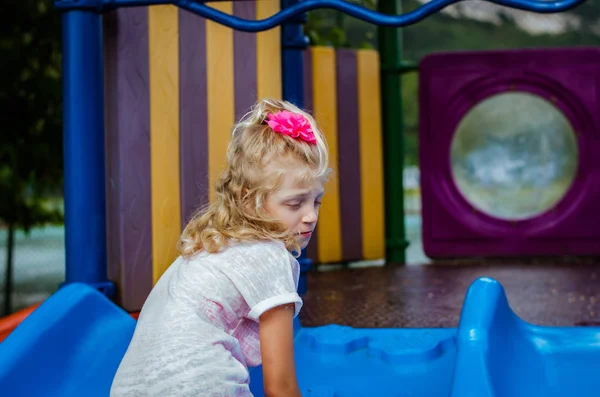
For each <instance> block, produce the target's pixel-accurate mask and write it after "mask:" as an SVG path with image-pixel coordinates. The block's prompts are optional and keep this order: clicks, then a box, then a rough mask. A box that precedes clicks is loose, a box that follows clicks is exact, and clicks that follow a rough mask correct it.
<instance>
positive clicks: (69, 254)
mask: <svg viewBox="0 0 600 397" xmlns="http://www.w3.org/2000/svg"><path fill="white" fill-rule="evenodd" d="M62 22H63V35H62V40H63V57H62V60H63V61H62V62H63V66H62V68H63V103H64V110H63V112H64V113H63V118H64V121H63V122H64V131H63V135H64V162H65V164H64V167H65V171H64V177H65V182H64V195H65V246H66V247H65V248H66V281H65V282H66V283H73V282H84V283H88V284H90V285H94V286H96V288H98V289H100V290H102V291H103V292H104V293H106V294H107V295H111V294H112V293H114V285H113V284H112V283H109V282H108V280H107V275H106V204H105V188H104V186H105V172H104V95H103V91H104V84H103V65H102V17H101V16H100V14H98V13H95V12H93V11H83V10H78V11H70V12H67V13H65V14H63V16H62Z"/></svg>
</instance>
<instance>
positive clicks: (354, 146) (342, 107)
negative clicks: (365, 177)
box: [335, 49, 363, 261]
mask: <svg viewBox="0 0 600 397" xmlns="http://www.w3.org/2000/svg"><path fill="white" fill-rule="evenodd" d="M335 57H336V59H335V65H336V69H337V70H336V77H337V82H336V87H337V98H336V99H337V108H338V110H339V111H340V112H341V114H339V115H338V120H337V129H338V134H339V136H340V138H341V139H339V140H338V156H339V176H338V177H339V189H340V193H339V194H340V197H341V198H342V200H340V222H341V227H342V257H343V258H344V260H345V261H356V260H361V259H363V252H362V241H363V235H362V216H361V214H362V203H361V201H362V196H361V185H360V183H361V178H360V161H359V160H358V159H360V136H359V119H358V115H359V111H358V70H357V68H358V65H357V62H356V51H354V50H346V49H339V50H337V51H336V52H335Z"/></svg>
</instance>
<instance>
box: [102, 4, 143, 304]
mask: <svg viewBox="0 0 600 397" xmlns="http://www.w3.org/2000/svg"><path fill="white" fill-rule="evenodd" d="M104 47H105V54H104V61H105V104H106V164H107V181H106V186H107V195H106V198H107V214H108V220H107V223H108V224H107V243H108V277H109V279H110V280H111V281H114V282H115V283H116V284H117V297H116V300H117V302H118V303H119V304H120V305H121V306H122V307H123V308H124V309H125V310H139V309H140V308H141V306H142V304H143V303H144V301H145V300H146V297H147V296H148V293H149V292H150V290H151V289H152V209H151V203H150V198H151V193H150V135H149V134H150V103H149V100H148V98H149V95H150V85H149V81H150V78H149V73H150V72H149V68H148V9H147V8H146V7H140V8H130V9H121V10H116V11H114V12H111V13H109V14H106V15H105V16H104Z"/></svg>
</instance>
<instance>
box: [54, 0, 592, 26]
mask: <svg viewBox="0 0 600 397" xmlns="http://www.w3.org/2000/svg"><path fill="white" fill-rule="evenodd" d="M460 1H462V0H432V1H430V2H429V3H426V4H423V5H422V6H420V7H418V8H416V9H414V10H412V11H410V12H407V13H404V14H400V15H385V14H381V13H379V12H376V11H372V10H369V9H367V8H365V7H362V6H359V5H356V4H353V3H350V2H348V1H345V0H305V1H302V2H300V3H298V4H296V5H294V6H292V7H290V8H287V9H284V10H281V11H280V12H278V13H277V14H275V15H272V16H270V17H269V18H265V19H261V20H257V21H251V20H247V19H243V18H239V17H236V16H233V15H230V14H226V13H224V12H221V11H219V10H216V9H214V8H212V7H210V6H208V5H206V3H205V2H197V1H192V0H79V1H77V0H57V1H56V2H55V5H56V7H57V8H59V9H84V8H85V9H90V8H95V9H97V10H99V11H103V10H108V9H114V8H120V7H135V6H148V5H159V4H172V5H176V6H178V7H180V8H182V9H185V10H187V11H190V12H192V13H194V14H197V15H200V16H202V17H204V18H207V19H210V20H212V21H215V22H217V23H219V24H221V25H224V26H228V27H230V28H233V29H236V30H240V31H245V32H260V31H264V30H269V29H272V28H274V27H276V26H279V25H281V24H283V23H285V22H286V21H288V20H290V19H292V18H294V17H296V16H297V15H301V14H303V13H305V12H307V11H311V10H316V9H318V8H328V9H335V10H338V11H341V12H343V13H345V14H348V15H350V16H353V17H355V18H358V19H360V20H363V21H366V22H369V23H372V24H375V25H379V26H388V27H400V26H407V25H412V24H414V23H417V22H419V21H421V20H423V19H425V18H427V17H428V16H430V15H433V14H435V13H436V12H438V11H440V10H442V9H443V8H446V7H448V6H449V5H452V4H454V3H458V2H460ZM485 1H488V2H490V3H494V4H498V5H503V6H506V7H510V8H515V9H520V10H525V11H532V12H536V13H546V14H549V13H558V12H564V11H567V10H570V9H572V8H574V7H577V6H578V5H580V4H582V3H584V2H585V1H586V0H558V1H547V0H485Z"/></svg>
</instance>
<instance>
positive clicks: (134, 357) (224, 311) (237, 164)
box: [111, 100, 329, 397]
mask: <svg viewBox="0 0 600 397" xmlns="http://www.w3.org/2000/svg"><path fill="white" fill-rule="evenodd" d="M227 159H228V167H227V170H226V171H225V173H224V174H223V176H222V177H221V178H220V180H219V181H218V183H217V188H216V191H217V198H216V200H214V202H213V203H212V204H211V205H210V206H208V207H207V208H206V209H205V210H204V211H201V212H199V213H198V214H197V215H196V216H195V217H194V218H193V219H192V220H191V221H190V223H189V224H188V225H187V227H186V228H185V230H184V231H183V235H182V237H181V239H180V241H179V245H178V246H179V250H180V252H181V256H180V257H179V258H177V260H175V262H174V263H173V264H172V265H171V266H170V267H169V268H168V269H167V270H166V271H165V273H164V274H163V275H162V277H161V278H160V280H159V281H158V282H157V283H156V285H155V286H154V288H153V290H152V292H151V293H150V295H149V296H148V299H147V300H146V302H145V303H144V307H143V308H142V311H141V313H140V316H139V319H138V323H137V326H136V329H135V332H134V335H133V338H132V340H131V343H130V345H129V348H128V350H127V352H126V354H125V356H124V357H123V360H122V362H121V364H120V366H119V369H118V370H117V373H116V375H115V378H114V380H113V384H112V388H111V396H113V397H117V396H161V397H166V396H204V397H213V396H214V397H216V396H220V397H242V396H243V397H247V396H252V394H251V393H250V389H249V382H250V379H249V374H248V367H249V366H257V365H260V364H261V362H262V365H263V381H264V389H265V394H266V395H267V396H269V397H270V396H286V397H295V396H300V391H299V388H298V384H297V381H296V374H295V366H294V341H293V319H294V317H295V316H297V315H298V312H299V311H300V308H301V306H302V300H301V298H300V297H299V296H298V294H297V292H296V288H297V283H298V275H299V266H298V262H297V260H296V259H295V258H296V257H297V256H298V255H299V253H300V250H301V249H302V248H304V247H306V245H307V244H308V242H309V240H310V237H311V234H312V232H313V230H314V228H315V226H316V224H317V218H318V216H319V205H320V204H321V197H322V196H323V185H324V182H325V180H326V178H327V175H328V173H329V168H328V154H327V145H326V142H325V139H324V137H323V135H322V133H321V132H320V131H319V129H318V128H317V125H316V123H315V121H314V119H313V118H312V117H311V116H310V115H308V114H307V113H305V112H303V111H302V110H300V109H298V108H297V107H295V106H294V105H292V104H290V103H288V102H282V101H276V100H264V101H261V102H259V103H257V104H256V105H255V106H254V107H253V109H252V110H251V111H250V112H249V113H248V114H247V115H246V116H245V117H244V118H242V120H241V121H240V122H239V123H238V124H237V125H236V126H235V127H234V129H233V134H232V139H231V142H230V145H229V148H228V151H227Z"/></svg>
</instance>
